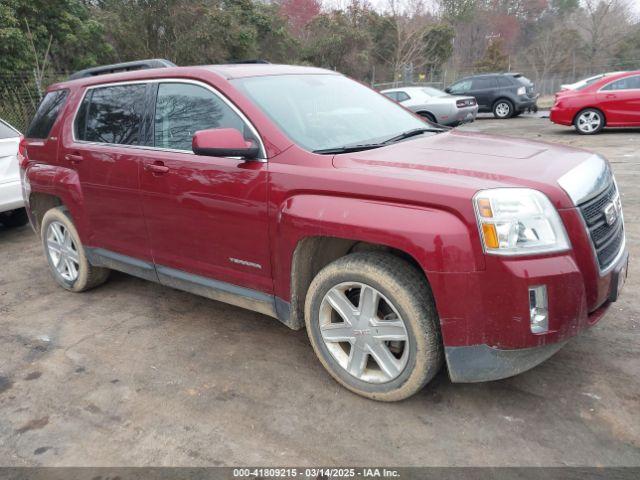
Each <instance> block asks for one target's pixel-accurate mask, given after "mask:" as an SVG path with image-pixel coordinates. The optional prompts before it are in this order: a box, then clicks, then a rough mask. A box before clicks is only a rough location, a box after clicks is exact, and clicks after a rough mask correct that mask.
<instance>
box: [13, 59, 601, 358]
mask: <svg viewBox="0 0 640 480" xmlns="http://www.w3.org/2000/svg"><path fill="white" fill-rule="evenodd" d="M300 71H304V72H305V73H313V72H315V70H314V69H301V67H283V66H270V65H262V66H256V65H253V66H251V67H249V66H243V65H237V66H229V67H220V68H219V69H218V70H217V71H216V70H214V69H212V68H207V67H185V68H175V69H174V68H171V69H157V70H150V71H135V72H129V73H123V74H114V75H104V76H99V77H92V78H87V79H81V80H76V81H73V82H66V83H63V84H59V85H54V86H52V87H51V89H58V88H68V89H70V90H71V94H70V95H69V99H68V101H67V105H66V106H65V107H64V110H63V112H62V114H61V115H60V117H59V118H58V120H57V122H56V125H55V126H54V129H53V131H52V134H51V136H57V137H59V138H60V139H61V141H60V142H55V141H52V140H51V139H49V140H46V141H44V142H43V141H36V140H29V139H27V140H25V142H23V145H24V146H25V147H26V149H27V150H28V157H29V159H28V165H27V175H28V178H29V180H30V183H31V189H32V192H42V193H49V194H52V195H56V196H58V197H59V198H60V199H61V200H62V201H63V203H64V204H65V205H66V206H67V207H68V208H69V210H70V212H71V214H72V216H73V218H74V221H75V222H76V225H77V226H78V231H79V232H80V236H81V238H82V240H83V242H84V243H85V245H87V246H91V247H102V248H106V249H109V250H114V251H116V252H119V253H122V254H125V255H129V256H133V257H136V258H139V259H143V260H147V261H154V262H156V264H159V265H164V266H168V267H172V268H176V269H179V270H184V271H187V272H190V273H194V274H197V275H203V276H207V277H210V278H213V279H217V280H221V281H225V282H229V283H232V284H235V285H239V286H242V287H247V288H252V289H255V290H258V291H261V292H264V293H267V294H273V295H275V296H277V297H280V298H281V299H283V300H285V301H288V300H289V299H290V286H291V275H290V272H291V263H292V256H293V252H294V250H295V248H296V245H298V243H299V242H300V241H301V240H302V239H304V238H306V237H310V236H332V237H339V238H345V239H353V240H360V241H365V242H370V243H375V244H382V245H387V246H390V247H394V248H396V249H398V250H401V251H403V252H406V253H407V254H408V255H410V256H411V257H412V258H413V259H415V260H416V262H417V263H418V264H419V265H420V266H421V267H422V269H423V270H424V272H425V275H426V277H427V278H428V280H429V282H430V285H431V288H432V290H433V293H434V297H435V301H436V305H437V308H438V313H439V316H440V319H441V325H442V332H443V339H444V343H445V345H447V346H457V345H475V344H488V345H490V346H495V347H500V348H523V347H531V346H536V345H542V344H545V343H552V342H556V341H560V340H564V339H566V338H568V337H571V336H573V335H575V334H576V333H577V332H578V331H580V330H581V329H583V328H585V327H586V326H587V325H588V324H590V323H594V322H595V321H597V319H599V318H600V316H601V314H602V313H603V311H604V310H605V309H606V306H607V304H603V302H604V300H605V299H606V298H607V295H608V292H609V289H610V281H611V276H610V275H605V276H600V275H599V273H598V271H597V268H596V260H595V258H594V255H593V253H592V249H591V244H590V240H589V238H588V234H587V232H586V230H585V228H584V225H583V224H582V220H581V218H580V214H579V213H578V211H577V210H576V208H575V207H574V206H573V205H572V202H571V200H570V199H569V197H568V196H567V194H566V193H565V192H564V191H563V190H562V189H561V188H560V187H559V186H558V184H557V180H558V178H559V177H560V176H562V175H563V174H565V173H566V172H568V171H569V170H571V169H572V168H573V167H575V166H576V165H578V164H579V163H580V162H582V161H584V160H585V159H586V158H587V157H589V156H590V155H591V154H590V153H588V152H583V151H579V150H575V149H571V148H568V147H564V146H559V145H551V144H544V143H536V142H531V141H525V140H516V139H511V138H501V137H492V136H488V135H482V134H476V133H462V132H458V131H452V132H449V133H442V134H439V135H432V136H425V137H416V138H414V139H411V140H408V141H405V142H400V143H396V144H392V145H389V146H386V147H382V148H378V149H375V150H368V151H363V152H358V153H352V154H342V155H336V156H334V157H333V158H332V157H331V156H327V155H319V154H314V153H310V152H308V151H305V150H303V149H302V148H300V147H298V146H297V145H295V144H293V143H292V141H291V140H289V139H288V138H287V137H286V136H285V135H284V134H283V133H282V132H281V131H280V130H279V129H278V128H277V127H276V126H275V125H274V124H273V122H271V121H270V120H269V118H268V117H267V116H266V115H265V114H264V113H262V112H261V111H260V110H259V109H258V108H257V107H256V106H255V105H253V104H252V103H251V102H250V101H249V100H248V99H247V98H245V97H244V96H243V95H242V94H241V93H240V92H239V91H238V90H236V88H235V87H234V85H233V83H232V82H230V81H229V78H230V77H239V76H243V75H263V74H264V75H267V74H274V73H275V74H278V73H287V72H290V73H297V72H300ZM321 72H324V71H321ZM324 73H326V72H324ZM159 78H186V79H196V80H199V81H201V82H204V83H207V84H209V85H211V86H212V87H214V88H215V89H217V90H218V91H219V92H221V93H222V94H224V95H225V96H226V97H227V98H228V99H229V100H230V101H231V102H232V103H233V104H234V105H235V106H236V107H237V108H238V109H239V110H241V111H242V112H243V113H244V115H245V116H246V117H247V118H248V119H249V120H250V121H251V122H252V123H253V125H254V126H255V127H256V129H257V131H258V132H259V134H260V136H261V137H262V140H263V143H264V146H265V150H266V156H267V158H268V161H266V162H258V161H250V160H241V159H230V158H218V157H211V156H201V155H193V154H191V153H188V152H183V153H181V152H176V151H159V150H153V149H143V148H136V147H133V148H132V147H113V146H108V145H95V144H87V143H78V142H75V141H74V140H73V137H72V122H73V114H74V112H75V111H76V109H77V107H78V104H79V102H80V101H81V98H82V95H83V92H84V89H85V88H86V87H87V86H89V85H93V84H103V83H107V82H119V81H127V80H145V79H159ZM567 95H569V94H567ZM563 98H565V97H563ZM222 137H225V136H224V135H223V136H222ZM222 137H221V136H220V133H219V132H218V133H215V132H213V133H211V132H207V133H203V132H200V133H199V134H198V135H197V136H196V140H194V141H196V142H203V144H208V145H212V144H220V142H221V141H227V142H230V143H229V144H230V145H233V146H239V145H240V141H241V140H242V139H238V138H235V139H234V138H231V139H229V136H228V135H227V136H226V137H225V138H222ZM57 144H59V145H60V151H59V152H58V151H57V149H56V145H57ZM242 144H243V145H245V146H246V142H244V141H243V140H242ZM69 155H72V157H70V156H69ZM523 186H524V187H529V188H535V189H538V190H540V191H542V192H543V193H545V194H546V195H547V196H548V197H549V198H550V199H551V201H552V203H553V204H554V205H555V207H556V208H557V209H558V210H559V213H560V216H561V218H562V220H563V222H564V224H565V228H566V230H567V232H568V234H569V237H570V240H571V244H572V250H571V251H569V252H564V253H561V254H552V255H538V256H529V257H516V258H507V257H496V256H487V255H484V254H483V251H482V247H481V242H480V237H479V233H478V227H477V224H476V219H475V214H474V211H473V206H472V202H471V198H472V197H473V195H474V194H475V193H476V192H477V191H478V190H480V189H485V188H493V187H523ZM230 259H239V260H242V261H243V262H244V263H243V262H239V263H238V262H235V263H234V262H232V261H230ZM252 264H254V265H259V266H260V268H256V267H255V266H251V265H252ZM539 284H546V285H547V286H548V289H549V297H550V300H549V309H550V326H551V332H550V333H548V334H545V335H534V334H532V333H531V331H530V327H529V312H528V293H527V289H528V287H529V286H531V285H539Z"/></svg>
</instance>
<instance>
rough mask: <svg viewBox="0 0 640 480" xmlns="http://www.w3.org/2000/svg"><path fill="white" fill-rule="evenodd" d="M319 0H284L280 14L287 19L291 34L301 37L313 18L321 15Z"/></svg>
mask: <svg viewBox="0 0 640 480" xmlns="http://www.w3.org/2000/svg"><path fill="white" fill-rule="evenodd" d="M320 7H321V4H320V1H319V0H282V2H281V3H280V7H279V10H280V14H281V15H283V16H284V17H285V18H286V19H287V24H288V26H289V29H290V31H291V34H292V35H294V36H296V37H300V36H302V35H303V34H304V32H305V28H304V27H306V26H307V25H308V24H309V22H311V20H313V19H314V18H315V17H317V16H318V15H320Z"/></svg>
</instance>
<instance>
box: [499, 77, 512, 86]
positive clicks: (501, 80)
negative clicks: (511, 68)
mask: <svg viewBox="0 0 640 480" xmlns="http://www.w3.org/2000/svg"><path fill="white" fill-rule="evenodd" d="M498 86H499V87H512V86H513V84H512V83H511V80H509V79H508V78H507V77H498Z"/></svg>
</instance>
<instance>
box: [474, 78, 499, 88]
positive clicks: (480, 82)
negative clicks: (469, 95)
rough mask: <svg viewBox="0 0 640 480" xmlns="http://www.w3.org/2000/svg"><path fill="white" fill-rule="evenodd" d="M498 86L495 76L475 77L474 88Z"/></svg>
mask: <svg viewBox="0 0 640 480" xmlns="http://www.w3.org/2000/svg"><path fill="white" fill-rule="evenodd" d="M496 86H497V85H496V79H495V78H494V77H478V78H474V79H473V89H474V90H481V89H485V88H495V87H496Z"/></svg>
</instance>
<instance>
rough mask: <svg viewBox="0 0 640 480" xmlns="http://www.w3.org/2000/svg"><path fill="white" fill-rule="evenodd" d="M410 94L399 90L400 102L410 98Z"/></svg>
mask: <svg viewBox="0 0 640 480" xmlns="http://www.w3.org/2000/svg"><path fill="white" fill-rule="evenodd" d="M409 98H411V97H409V94H407V93H405V92H398V101H399V102H404V101H405V100H409Z"/></svg>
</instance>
